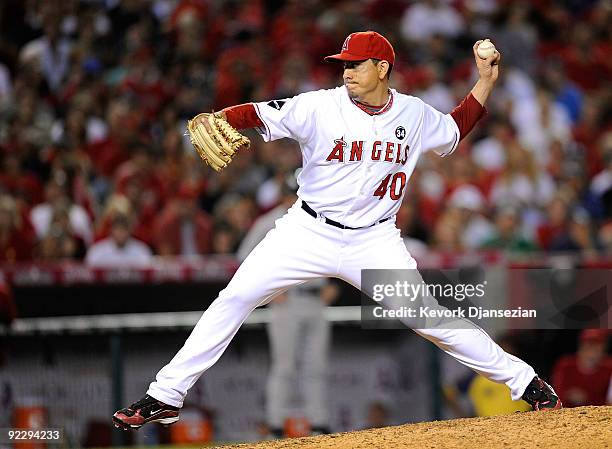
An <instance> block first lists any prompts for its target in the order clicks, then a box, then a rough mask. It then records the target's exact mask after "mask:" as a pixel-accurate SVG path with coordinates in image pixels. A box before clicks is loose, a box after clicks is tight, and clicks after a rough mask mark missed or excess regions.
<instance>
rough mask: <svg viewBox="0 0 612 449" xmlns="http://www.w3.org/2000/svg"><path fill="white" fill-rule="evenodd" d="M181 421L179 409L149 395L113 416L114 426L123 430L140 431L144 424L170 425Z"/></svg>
mask: <svg viewBox="0 0 612 449" xmlns="http://www.w3.org/2000/svg"><path fill="white" fill-rule="evenodd" d="M178 420H179V409H178V407H173V406H171V405H168V404H164V403H163V402H161V401H158V400H157V399H155V398H152V397H151V396H149V395H148V394H147V395H145V397H144V398H142V399H141V400H140V401H138V402H134V403H133V404H132V405H130V406H129V407H127V408H122V409H121V410H119V411H117V412H116V413H115V414H114V415H113V424H114V425H115V427H118V428H120V429H123V430H127V429H138V428H140V427H141V426H142V425H143V424H146V423H149V422H158V423H161V424H164V425H166V426H167V425H170V424H173V423H175V422H177V421H178Z"/></svg>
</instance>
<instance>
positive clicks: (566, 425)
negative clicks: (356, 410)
mask: <svg viewBox="0 0 612 449" xmlns="http://www.w3.org/2000/svg"><path fill="white" fill-rule="evenodd" d="M223 448H224V449H229V448H235V449H246V448H249V449H250V448H253V449H306V448H308V449H336V448H342V449H345V448H346V449H349V448H350V449H361V448H363V449H366V448H367V449H398V448H418V449H442V448H444V449H497V448H503V449H515V448H546V449H549V448H555V449H559V448H561V449H582V448H585V449H587V448H588V449H600V448H612V407H578V408H568V409H563V410H556V411H549V412H526V413H515V414H513V415H506V416H493V417H489V418H467V419H453V420H449V421H435V422H426V423H419V424H406V425H403V426H396V427H385V428H383V429H374V430H362V431H358V432H348V433H339V434H334V435H326V436H322V437H312V438H295V439H287V440H279V441H268V442H264V443H258V444H255V443H253V444H241V445H238V446H223Z"/></svg>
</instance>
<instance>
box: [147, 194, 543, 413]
mask: <svg viewBox="0 0 612 449" xmlns="http://www.w3.org/2000/svg"><path fill="white" fill-rule="evenodd" d="M300 206H301V203H300V201H299V200H298V202H297V203H296V204H294V205H293V206H292V207H291V209H289V212H288V213H287V214H286V215H285V216H283V217H282V218H280V219H279V220H277V222H276V227H275V228H274V229H273V230H271V231H270V232H269V233H268V234H267V235H266V237H265V238H264V239H263V240H262V241H261V242H260V243H259V245H257V247H255V249H254V250H253V251H252V252H251V254H250V255H249V256H248V257H247V258H246V259H245V261H244V262H243V263H242V265H241V266H240V267H239V268H238V271H237V272H236V273H235V274H234V277H233V278H232V279H231V281H230V282H229V284H228V285H227V287H226V288H225V289H223V290H222V291H221V292H219V297H218V298H217V299H216V300H215V301H214V302H213V303H212V304H211V305H210V307H209V308H208V310H206V312H204V314H203V315H202V317H201V318H200V320H199V321H198V323H197V324H196V326H195V328H194V329H193V331H192V332H191V335H190V336H189V338H187V340H186V341H185V344H184V345H183V347H182V348H181V349H180V350H179V352H178V353H177V354H176V355H175V356H174V358H173V359H172V360H171V361H170V363H168V364H167V365H166V366H165V367H163V368H162V369H161V370H160V371H159V373H157V376H156V379H155V381H154V382H152V383H151V385H150V386H149V390H148V391H147V393H148V394H149V395H151V396H152V397H154V398H156V399H158V400H160V401H162V402H164V403H166V404H169V405H173V406H175V407H181V406H182V405H183V400H184V398H185V396H186V394H187V391H188V390H189V389H190V388H191V387H192V386H193V384H194V383H195V382H196V381H197V380H198V378H199V377H200V376H201V375H202V374H203V373H204V372H205V371H206V370H207V369H208V368H210V367H211V366H212V365H214V364H215V362H216V361H217V360H219V358H220V357H221V355H222V354H223V352H224V351H225V349H226V348H227V346H228V345H229V343H230V341H231V340H232V338H233V337H234V335H235V334H236V332H238V329H239V328H240V326H241V325H242V323H243V322H244V320H245V319H246V317H247V316H248V315H249V314H250V313H251V312H252V311H253V310H254V309H255V308H256V307H258V306H261V305H264V304H266V303H267V302H269V301H270V300H271V299H272V298H273V297H274V296H275V295H277V294H279V293H281V292H283V291H285V290H286V289H287V288H289V287H291V286H294V285H297V284H301V283H303V282H305V281H307V280H308V279H313V278H320V277H338V278H340V279H343V280H345V281H347V282H349V283H351V284H352V285H354V286H355V287H357V288H360V284H361V270H362V269H374V268H380V269H390V268H394V269H415V268H416V265H417V264H416V261H415V260H414V259H413V258H412V256H410V253H408V251H407V250H406V247H405V245H404V242H403V241H402V239H401V237H400V231H399V230H398V229H397V228H396V227H395V223H394V220H388V221H386V222H384V223H380V224H377V225H375V226H372V227H370V228H366V229H359V230H351V229H339V228H336V227H334V226H331V225H328V224H326V223H324V222H322V221H320V220H318V219H315V218H313V217H311V216H310V215H308V214H307V213H306V212H305V211H304V210H302V209H301V207H300ZM415 332H417V333H418V334H419V335H421V336H423V337H425V338H426V339H428V340H429V341H431V342H432V343H434V344H435V345H437V346H438V347H439V348H440V349H442V350H443V351H444V352H446V353H447V354H449V355H451V356H452V357H454V358H455V359H457V360H458V361H459V362H461V363H463V364H464V365H466V366H468V367H469V368H472V369H473V370H475V371H476V372H478V373H479V374H482V375H483V376H485V377H486V378H488V379H490V380H492V381H494V382H498V383H505V384H506V385H507V386H508V387H509V388H510V390H511V394H512V399H514V400H518V399H520V397H521V396H522V394H523V392H524V390H525V388H526V387H527V385H528V384H529V382H530V381H531V380H532V379H533V377H534V376H535V372H534V370H533V368H531V367H530V366H529V365H528V364H526V363H525V362H523V361H522V360H521V359H519V358H517V357H514V356H512V355H510V354H507V353H506V352H504V350H502V349H501V348H500V347H499V345H497V343H495V342H494V341H493V340H492V339H491V338H490V337H489V336H488V335H487V334H486V333H485V332H484V331H483V330H482V329H480V328H479V327H477V326H476V325H472V326H470V327H468V328H465V329H442V328H436V327H433V328H427V329H415Z"/></svg>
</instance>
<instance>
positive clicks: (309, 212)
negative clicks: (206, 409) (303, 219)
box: [302, 200, 391, 229]
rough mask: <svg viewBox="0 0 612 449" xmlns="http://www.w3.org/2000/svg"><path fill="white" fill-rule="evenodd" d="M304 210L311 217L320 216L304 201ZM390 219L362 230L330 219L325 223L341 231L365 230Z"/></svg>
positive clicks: (363, 227) (384, 219)
mask: <svg viewBox="0 0 612 449" xmlns="http://www.w3.org/2000/svg"><path fill="white" fill-rule="evenodd" d="M302 209H304V210H305V211H306V213H307V214H308V215H310V216H311V217H314V218H317V217H318V216H319V214H317V213H316V212H315V211H314V209H313V208H312V207H310V206H309V205H308V203H307V202H306V201H303V200H302ZM390 218H391V217H387V218H383V219H382V220H379V221H377V222H376V223H372V224H371V225H370V226H361V227H360V228H351V227H350V226H345V225H343V224H342V223H338V222H337V221H334V220H330V219H329V218H325V223H327V224H328V225H332V226H335V227H337V228H340V229H365V228H371V227H372V226H374V225H377V224H380V223H384V222H385V221H387V220H389V219H390Z"/></svg>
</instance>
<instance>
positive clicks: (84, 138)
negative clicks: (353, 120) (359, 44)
mask: <svg viewBox="0 0 612 449" xmlns="http://www.w3.org/2000/svg"><path fill="white" fill-rule="evenodd" d="M365 29H374V30H376V31H379V32H381V33H382V34H384V35H385V36H387V37H388V38H389V40H390V41H391V42H392V43H393V45H394V46H395V49H396V53H397V60H396V65H395V67H394V69H393V73H392V76H391V81H392V87H394V88H396V89H397V90H399V91H401V92H405V93H410V94H412V95H415V96H418V97H420V98H422V99H423V100H424V101H426V102H428V103H429V104H431V105H432V106H434V107H436V108H437V109H439V110H441V111H443V112H450V110H451V109H452V108H453V107H454V106H455V105H456V104H457V103H458V102H459V101H460V100H461V99H462V98H463V97H464V96H465V95H466V94H467V92H469V90H470V88H471V86H472V84H473V83H474V81H475V76H476V73H475V70H474V61H473V56H472V50H471V47H472V45H473V43H474V41H476V40H477V39H481V38H485V37H489V38H491V39H492V40H493V42H494V43H495V45H496V46H497V48H498V49H499V50H500V51H501V53H502V55H503V61H502V71H501V73H502V75H501V78H500V80H499V82H498V86H497V88H496V90H495V92H494V94H493V96H492V98H491V100H490V103H489V104H488V105H487V109H488V115H487V118H486V119H485V120H484V121H483V122H481V124H480V126H479V127H477V129H476V130H475V131H473V132H472V134H471V135H470V136H469V137H468V138H466V139H465V140H464V141H463V142H462V144H461V146H460V148H459V149H458V151H457V152H456V153H455V154H454V155H453V156H452V157H449V158H439V157H437V156H434V155H431V156H429V155H428V156H426V157H424V158H423V159H422V160H421V161H420V164H419V166H418V168H417V170H416V172H415V174H414V175H413V179H412V180H411V182H410V189H408V194H407V198H406V200H405V201H404V204H403V206H402V209H401V210H400V213H399V215H398V226H399V227H400V228H401V229H402V231H403V232H404V235H405V236H406V241H407V244H408V245H409V247H410V248H411V249H412V250H413V251H414V252H415V253H417V254H418V253H419V251H425V250H426V249H427V250H429V249H433V250H440V251H449V252H460V251H466V250H478V249H504V250H508V251H515V252H531V251H579V252H583V253H589V254H603V253H606V252H607V253H611V252H612V120H611V112H612V108H611V106H612V89H610V79H612V76H611V75H612V3H611V2H610V1H606V0H601V1H594V0H583V1H575V0H564V1H552V0H535V1H529V2H528V1H510V0H507V1H504V0H457V1H444V0H427V1H408V0H404V1H402V0H364V1H360V2H357V1H331V0H327V1H325V0H302V1H297V0H286V1H282V0H269V1H263V0H249V1H231V0H229V1H221V0H157V1H146V0H123V1H118V0H87V1H86V0H83V1H75V0H48V1H42V0H25V1H21V0H19V1H17V0H6V1H3V2H2V3H1V4H0V158H1V160H0V164H1V167H2V169H1V172H0V261H9V262H10V261H22V260H32V259H35V260H44V261H51V260H67V259H68V260H70V259H72V260H87V261H89V262H91V263H105V262H106V263H116V262H117V261H118V260H119V261H125V260H132V261H133V262H134V263H147V261H148V260H149V259H150V257H151V256H152V255H196V254H219V253H221V254H223V253H233V252H235V251H236V249H237V247H238V245H239V243H240V241H241V239H242V238H243V236H244V235H245V233H246V232H247V231H248V229H249V227H250V226H251V224H252V223H253V221H254V219H255V218H256V217H257V216H259V215H261V214H262V213H264V212H266V211H268V210H270V209H271V208H273V207H274V206H276V204H277V203H278V202H279V200H280V195H281V186H282V183H283V181H284V179H285V178H286V175H287V174H288V173H291V172H293V171H294V170H295V169H296V168H298V167H299V166H300V164H301V155H300V152H299V148H298V147H297V145H296V144H295V143H294V142H290V141H285V140H283V141H276V142H272V143H268V144H265V145H264V144H263V141H262V140H261V139H259V138H257V137H255V136H254V135H251V137H253V138H252V142H253V144H252V147H251V149H250V150H248V151H244V152H243V153H242V154H240V155H239V157H237V158H236V159H235V160H234V162H233V163H232V165H230V167H229V168H228V169H226V170H225V171H223V172H222V173H221V174H216V173H214V172H213V171H212V170H210V169H209V168H207V167H204V166H203V165H202V164H201V163H200V161H199V160H198V159H197V155H195V153H194V151H193V149H192V147H191V145H190V143H189V141H188V139H187V138H186V137H185V136H184V129H185V124H186V120H187V119H188V118H190V117H192V116H193V115H195V114H197V113H199V112H203V111H210V110H220V109H221V108H223V107H226V106H230V105H234V104H239V103H244V102H249V101H263V100H267V99H275V98H284V97H288V96H292V95H295V94H298V93H300V92H304V91H308V90H312V89H318V88H329V87H334V86H336V85H339V84H340V83H341V71H340V69H339V68H338V67H337V66H335V65H333V64H326V63H324V62H322V57H323V56H324V55H327V54H332V53H336V52H337V51H338V50H339V47H340V46H341V44H342V42H343V40H344V38H345V37H346V35H348V34H349V33H350V32H353V31H357V30H365Z"/></svg>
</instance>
